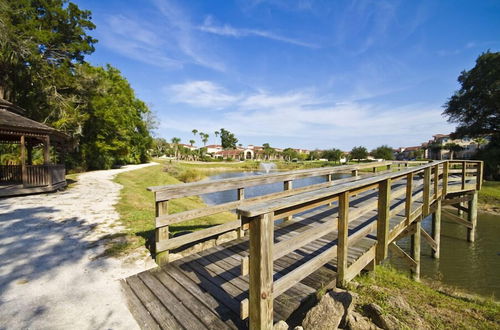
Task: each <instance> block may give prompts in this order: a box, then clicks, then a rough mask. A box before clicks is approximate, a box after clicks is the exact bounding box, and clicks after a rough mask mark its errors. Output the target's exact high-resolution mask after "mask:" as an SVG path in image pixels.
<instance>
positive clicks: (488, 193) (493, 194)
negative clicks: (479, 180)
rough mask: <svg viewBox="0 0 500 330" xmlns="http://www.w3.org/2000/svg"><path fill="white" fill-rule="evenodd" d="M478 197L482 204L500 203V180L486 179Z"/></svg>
mask: <svg viewBox="0 0 500 330" xmlns="http://www.w3.org/2000/svg"><path fill="white" fill-rule="evenodd" d="M478 198H479V203H481V204H487V205H497V206H498V205H500V181H485V182H484V184H483V187H482V189H481V190H480V191H479V197H478Z"/></svg>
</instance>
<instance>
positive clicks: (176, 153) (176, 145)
mask: <svg viewBox="0 0 500 330" xmlns="http://www.w3.org/2000/svg"><path fill="white" fill-rule="evenodd" d="M170 141H171V142H172V144H173V146H174V156H175V159H177V158H178V157H179V143H180V142H181V139H180V138H178V137H175V136H174V137H173V138H172V139H170Z"/></svg>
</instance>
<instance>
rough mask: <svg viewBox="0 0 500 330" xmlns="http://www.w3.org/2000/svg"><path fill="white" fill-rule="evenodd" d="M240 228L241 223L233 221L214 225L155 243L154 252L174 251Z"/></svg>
mask: <svg viewBox="0 0 500 330" xmlns="http://www.w3.org/2000/svg"><path fill="white" fill-rule="evenodd" d="M240 227H241V221H240V220H234V221H229V222H226V223H223V224H221V225H215V226H212V227H209V228H205V229H200V230H196V231H194V232H192V233H189V234H186V235H182V236H178V237H174V238H170V239H168V240H163V241H157V242H156V251H159V252H162V251H166V250H171V249H175V248H177V247H180V246H183V245H185V244H187V243H191V242H196V241H198V240H202V239H204V238H208V237H212V236H215V235H218V234H223V233H226V232H228V231H231V230H234V229H239V228H240ZM162 228H165V227H162Z"/></svg>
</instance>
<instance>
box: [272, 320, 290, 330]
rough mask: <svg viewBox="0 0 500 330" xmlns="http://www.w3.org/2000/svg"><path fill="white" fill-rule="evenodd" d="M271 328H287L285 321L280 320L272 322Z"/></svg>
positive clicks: (278, 329) (281, 329) (280, 329)
mask: <svg viewBox="0 0 500 330" xmlns="http://www.w3.org/2000/svg"><path fill="white" fill-rule="evenodd" d="M273 330H288V324H287V323H286V322H285V321H283V320H281V321H279V322H276V323H275V324H274V326H273Z"/></svg>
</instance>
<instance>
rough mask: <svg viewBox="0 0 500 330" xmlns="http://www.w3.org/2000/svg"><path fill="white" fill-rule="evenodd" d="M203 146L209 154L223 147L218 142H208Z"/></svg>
mask: <svg viewBox="0 0 500 330" xmlns="http://www.w3.org/2000/svg"><path fill="white" fill-rule="evenodd" d="M205 148H207V153H209V154H216V153H217V152H219V151H222V150H223V149H224V148H222V146H221V145H219V144H209V145H208V146H205Z"/></svg>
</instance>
